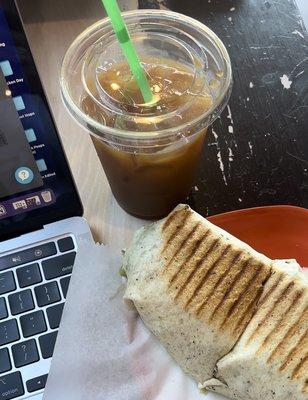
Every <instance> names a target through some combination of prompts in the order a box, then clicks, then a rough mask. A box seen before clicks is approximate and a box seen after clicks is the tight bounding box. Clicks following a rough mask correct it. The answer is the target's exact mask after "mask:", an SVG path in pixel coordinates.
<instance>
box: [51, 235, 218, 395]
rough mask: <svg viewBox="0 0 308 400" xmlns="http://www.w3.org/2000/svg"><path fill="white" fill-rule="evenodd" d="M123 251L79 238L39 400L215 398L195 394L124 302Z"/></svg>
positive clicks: (191, 386)
mask: <svg viewBox="0 0 308 400" xmlns="http://www.w3.org/2000/svg"><path fill="white" fill-rule="evenodd" d="M120 266H121V254H120V252H119V251H115V250H112V249H110V248H108V247H104V246H100V245H92V244H90V243H83V244H81V246H80V249H79V251H78V255H77V259H76V264H75V266H74V273H73V276H72V279H71V283H70V288H69V293H68V297H67V301H66V305H65V308H64V313H63V317H62V321H61V327H60V330H59V334H58V339H57V343H56V348H55V353H54V356H53V359H52V366H51V371H50V374H49V378H48V382H47V387H46V389H45V394H44V400H88V399H89V400H105V399H108V400H221V399H225V397H223V396H220V395H217V394H212V393H207V394H204V393H201V392H200V391H199V390H198V387H197V384H196V383H195V382H194V381H193V380H192V379H190V378H189V377H188V376H187V375H185V374H184V373H183V372H182V370H181V369H180V367H178V366H177V365H176V364H175V362H174V361H173V360H172V359H171V357H170V356H169V355H168V354H167V352H166V351H165V350H164V348H163V347H162V346H161V345H160V344H159V342H158V341H157V340H156V339H155V338H154V337H153V336H152V335H151V334H150V333H149V331H148V330H147V329H146V328H145V326H144V325H143V323H142V322H141V320H140V318H139V317H138V315H137V313H136V311H135V310H134V309H132V308H129V307H128V306H127V305H125V304H124V302H123V300H122V297H123V293H124V284H123V281H122V278H121V277H120V276H119V274H118V271H119V268H120Z"/></svg>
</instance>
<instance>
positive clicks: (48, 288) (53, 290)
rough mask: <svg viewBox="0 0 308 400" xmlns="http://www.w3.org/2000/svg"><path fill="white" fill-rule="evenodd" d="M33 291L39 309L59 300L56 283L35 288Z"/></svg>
mask: <svg viewBox="0 0 308 400" xmlns="http://www.w3.org/2000/svg"><path fill="white" fill-rule="evenodd" d="M34 291H35V296H36V300H37V303H38V305H39V307H44V306H47V305H48V304H52V303H56V302H57V301H59V300H61V296H60V292H59V288H58V284H57V282H49V283H45V284H44V285H40V286H36V288H35V289H34Z"/></svg>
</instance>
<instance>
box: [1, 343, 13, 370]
mask: <svg viewBox="0 0 308 400" xmlns="http://www.w3.org/2000/svg"><path fill="white" fill-rule="evenodd" d="M10 369H12V366H11V361H10V356H9V351H8V349H6V348H4V349H0V374H3V372H7V371H9V370H10Z"/></svg>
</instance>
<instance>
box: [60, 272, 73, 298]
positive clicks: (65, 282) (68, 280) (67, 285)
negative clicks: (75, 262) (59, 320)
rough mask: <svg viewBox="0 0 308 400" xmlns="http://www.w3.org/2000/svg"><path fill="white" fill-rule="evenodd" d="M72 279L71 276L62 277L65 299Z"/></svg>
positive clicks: (61, 282)
mask: <svg viewBox="0 0 308 400" xmlns="http://www.w3.org/2000/svg"><path fill="white" fill-rule="evenodd" d="M70 280H71V277H70V276H67V277H65V278H62V279H61V280H60V284H61V288H62V292H63V296H64V298H65V299H66V296H67V291H68V287H69V284H70Z"/></svg>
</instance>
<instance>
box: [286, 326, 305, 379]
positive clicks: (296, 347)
mask: <svg viewBox="0 0 308 400" xmlns="http://www.w3.org/2000/svg"><path fill="white" fill-rule="evenodd" d="M306 339H307V329H306V331H305V332H304V333H303V335H302V336H301V337H300V339H299V340H298V342H297V343H296V345H295V346H293V348H292V349H291V350H290V351H289V353H288V354H287V356H286V357H285V359H284V361H283V363H282V364H281V365H280V367H279V371H283V370H284V369H286V367H287V366H288V364H289V363H290V361H292V358H293V357H294V355H295V354H296V351H298V350H299V349H300V347H301V345H302V344H303V343H304V341H305V340H306Z"/></svg>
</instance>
